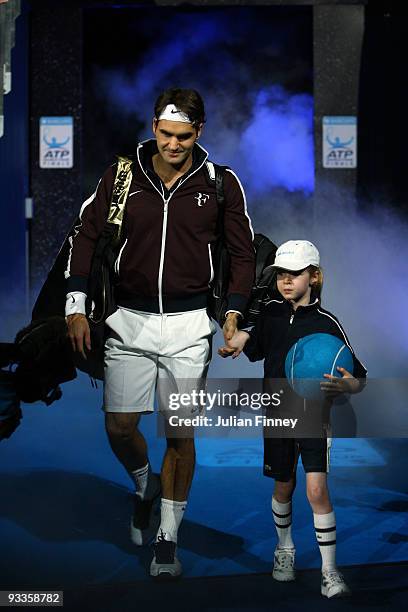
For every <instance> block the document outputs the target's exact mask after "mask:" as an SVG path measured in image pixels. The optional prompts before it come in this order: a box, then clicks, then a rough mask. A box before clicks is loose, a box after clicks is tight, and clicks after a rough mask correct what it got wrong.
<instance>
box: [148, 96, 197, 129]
mask: <svg viewBox="0 0 408 612" xmlns="http://www.w3.org/2000/svg"><path fill="white" fill-rule="evenodd" d="M168 104H174V106H176V107H177V108H178V110H180V111H182V112H183V113H185V114H186V115H187V117H188V118H189V119H190V121H191V123H192V125H193V126H194V127H195V128H198V127H199V126H200V125H201V124H202V123H204V122H205V111H204V102H203V99H202V97H201V96H200V94H199V93H198V91H196V90H195V89H180V88H177V87H172V88H171V89H166V90H165V91H163V93H161V94H160V96H159V97H158V98H157V100H156V104H155V105H154V116H155V117H156V119H158V118H159V117H160V115H161V113H162V112H163V110H164V109H165V108H166V106H167V105H168Z"/></svg>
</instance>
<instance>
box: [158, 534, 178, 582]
mask: <svg viewBox="0 0 408 612" xmlns="http://www.w3.org/2000/svg"><path fill="white" fill-rule="evenodd" d="M153 548H154V557H153V561H152V562H151V564H150V575H151V576H152V577H153V578H157V579H161V580H174V579H175V578H178V577H179V576H181V573H182V571H183V570H182V567H181V563H180V561H179V560H178V559H177V557H176V543H175V542H169V541H168V540H164V539H163V540H159V541H158V542H156V544H154V546H153Z"/></svg>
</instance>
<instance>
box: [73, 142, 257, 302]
mask: <svg viewBox="0 0 408 612" xmlns="http://www.w3.org/2000/svg"><path fill="white" fill-rule="evenodd" d="M155 152H157V146H156V141H155V140H148V141H146V142H143V143H141V144H139V146H138V151H137V160H135V162H134V163H133V166H132V170H133V178H132V183H131V186H130V190H129V195H128V200H127V202H126V214H125V220H124V226H123V228H122V236H123V238H122V243H121V247H120V250H119V252H118V257H117V259H116V263H115V273H116V275H117V286H116V300H117V303H118V305H121V306H125V307H129V308H135V309H138V310H144V311H146V312H159V313H161V312H182V311H186V310H195V309H197V308H203V307H204V308H205V307H206V305H207V297H208V287H209V283H210V282H211V280H212V278H213V264H212V250H213V247H214V243H215V240H216V225H217V215H218V205H217V201H216V190H215V181H210V180H209V178H208V176H209V175H208V169H207V168H206V167H205V163H206V161H207V157H208V154H207V152H206V151H205V150H204V149H203V148H202V147H201V146H200V145H198V144H195V145H194V149H193V164H192V167H191V168H190V170H189V171H188V172H187V173H186V174H184V175H183V176H182V177H181V178H180V179H179V180H178V181H177V182H176V183H175V185H174V186H172V188H171V190H170V191H168V190H167V189H166V188H165V187H164V185H163V184H162V182H161V181H160V179H159V177H158V176H157V175H156V174H155V172H154V171H153V167H152V162H151V159H152V155H154V153H155ZM115 174H116V165H113V166H111V167H110V168H108V170H107V171H106V172H105V174H104V175H103V177H102V178H101V180H100V182H99V184H98V187H97V189H96V192H95V193H94V194H93V195H92V196H91V197H90V198H89V199H88V200H86V201H85V202H84V204H83V206H82V209H81V212H80V221H81V223H80V225H79V226H78V227H77V228H76V230H77V232H76V234H75V236H74V237H73V239H72V241H71V250H70V254H69V260H68V262H67V270H66V274H65V275H66V278H67V279H68V291H83V292H84V293H86V291H87V289H86V287H87V277H88V274H89V271H90V266H91V260H92V254H93V251H94V247H95V244H96V241H97V238H98V236H99V234H100V232H101V231H102V229H103V227H104V225H105V220H106V217H107V215H108V210H109V205H110V199H111V193H112V187H113V183H114V180H115ZM224 192H225V212H224V232H225V240H226V243H227V246H228V249H229V252H230V256H231V271H230V272H231V274H230V284H229V288H228V309H232V310H238V311H240V312H243V311H244V309H245V305H246V302H247V299H248V297H249V294H250V291H251V288H252V283H253V280H254V265H255V254H254V248H253V245H252V238H253V233H252V227H251V222H250V219H249V216H248V214H247V210H246V199H245V193H244V191H243V188H242V186H241V184H240V182H239V179H238V177H237V176H236V175H235V174H234V173H233V172H232V170H229V169H228V170H226V172H225V177H224Z"/></svg>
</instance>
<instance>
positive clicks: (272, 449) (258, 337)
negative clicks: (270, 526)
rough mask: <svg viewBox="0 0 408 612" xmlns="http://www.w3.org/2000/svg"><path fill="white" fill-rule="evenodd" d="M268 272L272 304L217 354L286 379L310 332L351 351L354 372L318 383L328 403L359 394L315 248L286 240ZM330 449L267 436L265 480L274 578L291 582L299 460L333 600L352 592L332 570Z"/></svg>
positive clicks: (357, 374)
mask: <svg viewBox="0 0 408 612" xmlns="http://www.w3.org/2000/svg"><path fill="white" fill-rule="evenodd" d="M273 267H274V268H276V271H277V281H276V284H277V291H278V293H277V299H273V300H271V301H270V302H268V303H267V304H266V305H265V307H264V309H263V310H262V311H261V313H260V315H259V317H258V320H257V323H256V325H255V327H253V328H252V329H251V330H250V331H249V332H246V331H238V332H236V334H235V335H234V336H233V338H232V340H231V341H230V342H229V343H228V345H227V346H224V347H222V348H220V349H219V351H218V352H219V354H220V355H221V356H223V357H227V356H229V355H232V357H233V358H236V357H238V355H239V354H240V353H241V352H242V350H244V352H245V354H246V355H247V357H248V358H249V360H250V361H258V360H260V359H264V360H265V361H264V375H265V378H266V379H274V378H275V379H276V378H285V358H286V355H287V353H288V350H289V349H290V347H291V346H292V345H293V344H294V343H295V342H296V341H297V340H299V338H302V337H304V336H307V335H309V334H314V333H327V334H332V335H334V336H337V337H338V338H340V339H341V340H343V342H345V344H346V345H347V346H348V347H349V349H350V350H351V353H352V355H353V361H354V368H353V373H350V372H347V371H346V370H345V369H344V368H337V369H338V370H339V372H340V373H341V378H340V377H339V378H337V377H335V376H330V375H329V374H325V375H324V378H325V379H326V380H325V381H322V382H321V385H320V386H321V389H322V391H324V393H325V396H326V398H327V399H328V400H329V401H331V400H332V399H333V398H335V397H336V396H338V395H339V394H341V393H358V392H359V391H361V390H362V388H363V387H364V379H365V377H366V374H367V371H366V369H365V368H364V366H363V365H362V364H361V363H360V362H359V361H358V359H357V358H356V357H355V355H354V352H353V349H352V348H351V346H350V343H349V341H348V339H347V336H346V334H345V332H344V330H343V328H342V326H341V325H340V323H339V322H338V320H337V319H336V317H334V316H333V315H332V314H331V313H330V312H328V311H327V310H324V309H323V308H322V307H321V305H320V294H321V290H322V283H323V273H322V270H321V268H320V256H319V252H318V250H317V249H316V247H315V246H314V245H313V244H312V243H311V242H309V241H307V240H290V241H289V242H285V243H284V244H282V245H281V246H280V247H279V248H278V250H277V252H276V257H275V262H274V264H273ZM279 294H280V295H279ZM359 379H363V381H361V380H359ZM323 397H324V396H323ZM329 445H330V439H329V438H325V437H323V438H303V439H294V438H273V437H265V436H264V474H265V476H268V477H272V478H274V479H275V489H274V492H273V496H272V513H273V518H274V522H275V525H276V531H277V534H278V540H279V541H278V545H277V547H276V550H275V555H274V565H273V572H272V576H273V578H275V580H279V581H285V582H286V581H291V580H294V579H295V546H294V543H293V540H292V534H291V524H292V495H293V492H294V489H295V486H296V467H297V461H298V457H299V455H301V458H302V463H303V467H304V469H305V472H306V490H307V498H308V500H309V502H310V505H311V507H312V510H313V518H314V527H315V531H316V538H317V542H318V545H319V548H320V553H321V557H322V582H321V593H322V595H325V596H326V597H329V598H330V597H340V596H343V595H346V594H349V593H350V590H349V588H348V587H347V585H346V583H345V581H344V578H343V576H342V574H341V573H340V572H339V571H338V569H337V566H336V558H335V554H336V520H335V515H334V511H333V507H332V505H331V502H330V498H329V491H328V488H327V472H328V469H329Z"/></svg>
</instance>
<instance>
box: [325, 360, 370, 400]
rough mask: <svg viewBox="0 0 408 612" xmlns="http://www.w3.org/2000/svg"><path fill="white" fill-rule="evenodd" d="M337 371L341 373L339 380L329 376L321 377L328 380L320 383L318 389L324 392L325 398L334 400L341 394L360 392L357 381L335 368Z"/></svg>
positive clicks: (350, 375)
mask: <svg viewBox="0 0 408 612" xmlns="http://www.w3.org/2000/svg"><path fill="white" fill-rule="evenodd" d="M337 370H338V371H339V372H340V373H341V376H342V377H341V378H338V377H337V376H331V375H330V374H324V375H323V376H324V378H327V379H328V380H325V381H323V382H321V383H320V389H321V390H322V391H324V393H325V394H326V397H327V398H329V399H334V398H335V397H337V396H339V395H341V394H342V393H358V392H359V391H360V383H359V381H358V379H357V378H354V376H353V375H352V374H350V372H348V371H347V370H345V369H344V368H340V367H337Z"/></svg>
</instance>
